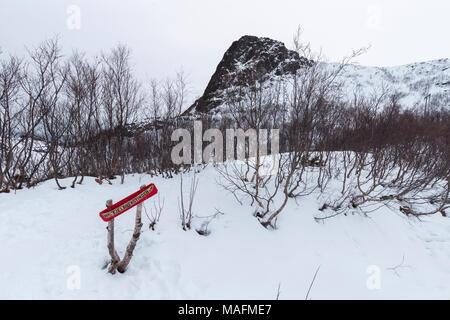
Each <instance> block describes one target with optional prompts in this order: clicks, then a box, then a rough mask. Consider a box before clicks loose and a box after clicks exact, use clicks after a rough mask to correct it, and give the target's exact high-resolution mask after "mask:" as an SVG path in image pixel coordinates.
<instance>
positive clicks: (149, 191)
mask: <svg viewBox="0 0 450 320" xmlns="http://www.w3.org/2000/svg"><path fill="white" fill-rule="evenodd" d="M157 192H158V189H156V186H155V185H154V184H153V183H151V184H149V185H148V186H146V187H145V188H142V189H140V190H139V191H136V192H135V193H133V194H130V195H129V196H128V197H126V198H124V199H122V200H120V201H119V202H117V203H115V204H113V205H112V206H110V207H108V208H106V209H105V210H103V211H102V212H100V218H102V220H103V221H109V220H111V219H114V218H115V217H117V216H118V215H121V214H122V213H124V212H125V211H127V210H130V209H131V208H133V207H134V206H137V205H138V204H140V203H142V202H144V201H145V200H147V199H148V198H150V197H153V196H154V195H155V194H156V193H157Z"/></svg>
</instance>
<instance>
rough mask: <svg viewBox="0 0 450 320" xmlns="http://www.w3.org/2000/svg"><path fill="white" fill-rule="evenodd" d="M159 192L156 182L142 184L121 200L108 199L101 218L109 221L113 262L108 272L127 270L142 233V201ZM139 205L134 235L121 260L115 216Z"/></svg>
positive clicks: (109, 246) (109, 238) (108, 227)
mask: <svg viewBox="0 0 450 320" xmlns="http://www.w3.org/2000/svg"><path fill="white" fill-rule="evenodd" d="M157 192H158V189H156V186H155V185H154V184H149V185H148V186H145V185H143V186H141V189H140V190H139V191H136V192H135V193H133V194H131V195H129V196H128V197H126V198H124V199H122V200H120V201H119V202H117V203H115V204H113V203H112V200H108V201H106V209H105V210H103V211H101V212H100V218H102V220H103V221H107V222H108V226H107V227H106V229H107V230H108V238H107V240H108V251H109V255H110V256H111V263H110V265H109V269H108V272H109V273H111V274H115V273H116V270H117V271H119V272H120V273H123V272H125V271H126V269H127V266H128V264H129V263H130V261H131V257H132V256H133V251H134V248H135V247H136V243H137V241H138V240H139V236H140V235H141V228H142V203H143V202H144V201H145V200H147V199H148V198H150V197H152V196H154V195H155V194H156V193H157ZM134 206H137V208H136V220H135V225H134V232H133V236H132V237H131V240H130V242H129V243H128V246H127V249H126V251H125V255H124V257H123V259H122V260H121V259H120V257H119V255H118V254H117V251H116V249H115V247H114V218H116V217H117V216H119V215H121V214H122V213H124V212H125V211H127V210H129V209H131V208H133V207H134Z"/></svg>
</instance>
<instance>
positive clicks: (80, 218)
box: [0, 167, 450, 299]
mask: <svg viewBox="0 0 450 320" xmlns="http://www.w3.org/2000/svg"><path fill="white" fill-rule="evenodd" d="M189 176H192V173H190V174H186V175H185V181H188V180H189ZM198 176H199V179H200V180H199V181H200V183H199V187H198V193H197V197H196V200H195V202H194V214H195V218H194V220H193V224H194V228H193V230H190V231H183V230H182V229H181V226H180V218H179V215H178V208H177V201H176V200H177V197H178V196H179V181H180V176H176V177H175V178H173V179H162V178H150V177H149V176H148V175H129V176H127V177H126V179H125V184H124V185H120V184H119V179H116V180H113V185H108V184H106V183H105V184H103V185H99V184H97V183H95V182H94V178H91V177H88V178H86V179H85V182H84V184H83V185H79V186H77V187H76V188H75V189H71V188H67V189H65V190H57V188H56V185H55V183H54V181H47V182H45V183H42V184H40V185H38V186H37V187H35V188H33V189H27V190H19V191H17V192H16V193H14V192H11V193H9V194H5V193H3V194H0V212H1V216H2V222H1V223H0V243H1V245H0V248H1V252H2V263H1V264H0V298H2V299H8V298H33V299H37V298H63V299H66V298H75V299H84V298H87V299H93V298H106V299H122V298H131V299H133V298H144V299H156V298H160V299H169V298H170V299H181V298H184V299H189V298H192V299H215V298H234V299H240V298H251V299H275V298H276V296H277V289H278V286H279V287H280V299H304V298H305V295H306V292H307V290H308V287H309V285H310V283H311V279H312V278H313V275H314V273H315V271H316V270H317V268H318V267H319V266H320V269H319V271H318V274H317V278H316V280H315V282H314V285H313V287H312V289H311V292H310V294H309V297H310V298H311V299H329V298H343V299H347V298H357V299H384V298H387V299H391V298H401V299H404V298H426V299H430V298H438V299H449V298H450V268H449V265H450V219H449V218H444V217H442V216H441V215H440V214H435V215H432V216H425V217H422V218H421V221H419V220H418V219H417V218H407V217H406V216H404V215H403V214H401V213H400V212H398V211H395V212H394V211H391V210H389V209H388V208H386V207H382V208H380V209H378V210H377V211H375V212H372V213H370V214H369V216H363V215H359V214H354V215H351V214H350V215H347V216H344V215H341V216H338V217H335V218H332V219H327V220H325V221H324V222H322V223H318V222H316V221H315V220H314V216H316V215H317V214H319V211H318V208H319V206H320V202H319V201H318V199H317V196H318V194H317V193H313V194H311V195H310V196H308V197H307V198H302V200H301V201H299V202H298V203H297V204H296V202H295V201H292V202H290V203H289V204H288V208H287V209H286V211H285V212H283V214H282V215H280V219H279V221H278V223H277V225H278V229H277V230H267V229H265V228H263V227H262V226H261V225H260V224H259V223H258V222H257V220H256V219H255V217H253V216H252V215H251V212H250V209H249V208H248V207H246V206H240V205H239V204H238V203H237V202H236V201H235V200H234V199H233V196H232V195H231V194H228V193H225V192H224V191H223V190H222V189H221V188H220V187H219V186H218V185H217V183H216V180H217V179H218V175H217V173H216V171H215V169H214V168H212V167H208V168H207V169H205V170H202V171H201V172H200V173H199V174H198ZM61 182H62V184H64V185H67V186H68V185H69V184H70V179H65V180H64V179H63V180H61ZM150 182H153V183H155V184H156V186H157V187H158V189H159V194H160V197H161V200H162V199H163V198H164V200H165V207H164V210H163V213H162V215H161V219H160V221H159V223H158V224H157V225H156V229H155V231H151V230H149V229H148V219H147V217H146V215H145V214H143V221H144V227H143V230H144V232H143V234H142V235H141V239H140V240H139V242H138V243H137V247H136V250H135V252H134V256H133V259H132V260H131V263H130V265H129V269H128V270H127V272H126V273H124V274H116V275H111V274H109V273H107V270H106V269H104V268H103V267H104V266H105V264H106V262H107V261H108V252H107V248H106V230H105V227H106V224H105V222H103V221H102V220H101V219H100V218H99V216H98V212H99V211H100V210H102V209H103V208H104V205H105V201H106V200H107V199H110V198H112V199H113V200H114V201H117V200H119V199H121V198H123V197H125V196H126V195H128V194H130V193H132V192H134V191H136V190H137V189H138V187H139V186H140V185H141V184H143V183H150ZM156 200H157V197H154V198H152V199H150V200H148V201H147V202H145V207H146V208H147V210H149V209H150V208H151V207H152V206H153V202H154V201H156ZM215 208H217V209H218V210H220V211H222V212H223V213H224V214H223V215H221V214H219V215H217V217H216V218H214V219H212V220H211V222H210V224H209V229H210V231H211V233H210V235H208V236H201V235H199V234H198V233H197V232H196V231H195V230H194V229H195V228H196V227H199V226H200V225H201V224H202V223H203V222H204V221H206V220H208V219H211V218H205V217H207V216H211V215H212V214H214V213H215ZM202 217H203V218H202ZM133 223H134V210H131V211H129V212H127V213H125V214H123V215H121V216H120V217H118V218H117V219H116V248H117V249H118V251H119V255H122V254H123V251H124V250H125V246H126V244H127V243H128V241H129V239H130V237H131V234H132V228H133V225H134V224H133ZM74 268H75V270H79V271H80V277H81V278H80V280H81V286H80V288H79V289H77V288H72V287H70V286H69V287H68V286H67V281H68V279H69V278H70V277H71V275H72V273H73V270H74ZM77 268H79V269H77ZM378 275H379V277H378V278H377V280H376V281H375V284H377V283H378V285H375V286H373V285H372V284H371V283H372V281H373V279H374V278H373V277H377V276H378ZM368 282H369V285H368ZM71 289H73V290H71Z"/></svg>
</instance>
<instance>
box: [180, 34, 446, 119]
mask: <svg viewBox="0 0 450 320" xmlns="http://www.w3.org/2000/svg"><path fill="white" fill-rule="evenodd" d="M313 63H314V62H313V61H311V60H308V59H306V58H305V57H302V56H300V55H299V54H298V53H297V52H295V51H293V50H289V49H287V48H286V47H285V45H284V44H283V43H282V42H279V41H276V40H272V39H269V38H259V37H255V36H243V37H241V38H240V39H239V40H237V41H234V42H233V43H232V44H231V46H230V47H229V48H228V50H227V51H226V52H225V54H224V56H223V58H222V60H221V61H220V62H219V64H218V65H217V69H216V71H215V72H214V74H213V75H212V77H211V79H210V81H209V83H208V85H207V87H206V89H205V91H204V93H203V95H202V96H201V97H200V98H199V99H197V100H196V101H195V102H194V104H193V105H192V106H190V107H189V108H188V109H187V110H186V111H185V113H184V114H185V115H186V114H189V113H194V112H201V113H205V112H211V111H212V110H213V109H216V108H217V109H216V110H214V112H213V113H220V111H219V109H221V108H218V107H220V106H221V105H222V104H223V103H224V100H225V98H226V95H227V92H231V93H232V94H236V92H239V90H234V89H236V88H242V89H244V90H245V88H246V87H249V86H252V85H253V84H254V83H255V82H259V83H264V82H270V81H272V80H280V79H281V80H283V79H289V78H290V77H292V75H293V74H295V73H296V72H298V71H299V70H301V69H303V68H308V67H309V66H311V65H312V64H313ZM321 65H323V66H324V67H325V68H326V69H328V70H333V69H335V68H337V67H338V64H336V63H324V62H321ZM337 80H341V81H342V82H343V83H344V93H345V94H346V96H347V97H348V99H351V98H352V97H353V95H354V94H355V93H361V94H363V95H367V96H368V95H372V94H374V93H375V94H380V93H381V92H382V90H383V89H388V90H389V93H392V94H393V93H397V94H400V97H401V98H400V100H399V102H400V103H401V104H402V105H403V106H404V107H406V108H415V107H424V106H425V104H427V105H428V106H433V107H437V108H441V107H446V108H448V107H450V60H449V59H448V58H446V59H440V60H434V61H427V62H417V63H412V64H407V65H402V66H396V67H370V66H360V65H355V64H349V65H347V66H346V67H345V68H344V70H343V71H342V72H341V73H340V76H339V77H338V78H337ZM230 89H233V90H230Z"/></svg>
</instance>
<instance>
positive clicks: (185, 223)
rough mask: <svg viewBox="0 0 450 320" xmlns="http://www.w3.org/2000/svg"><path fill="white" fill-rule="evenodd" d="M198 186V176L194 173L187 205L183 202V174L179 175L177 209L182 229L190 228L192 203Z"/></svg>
mask: <svg viewBox="0 0 450 320" xmlns="http://www.w3.org/2000/svg"><path fill="white" fill-rule="evenodd" d="M197 187H198V178H197V177H196V174H195V173H194V176H193V177H192V179H191V186H190V189H189V194H188V203H187V207H186V206H185V203H184V191H183V175H182V174H181V175H180V197H179V198H178V210H179V213H180V218H181V227H182V228H183V230H184V231H186V230H188V229H191V222H192V217H193V211H192V205H193V204H194V198H195V193H196V191H197Z"/></svg>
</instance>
